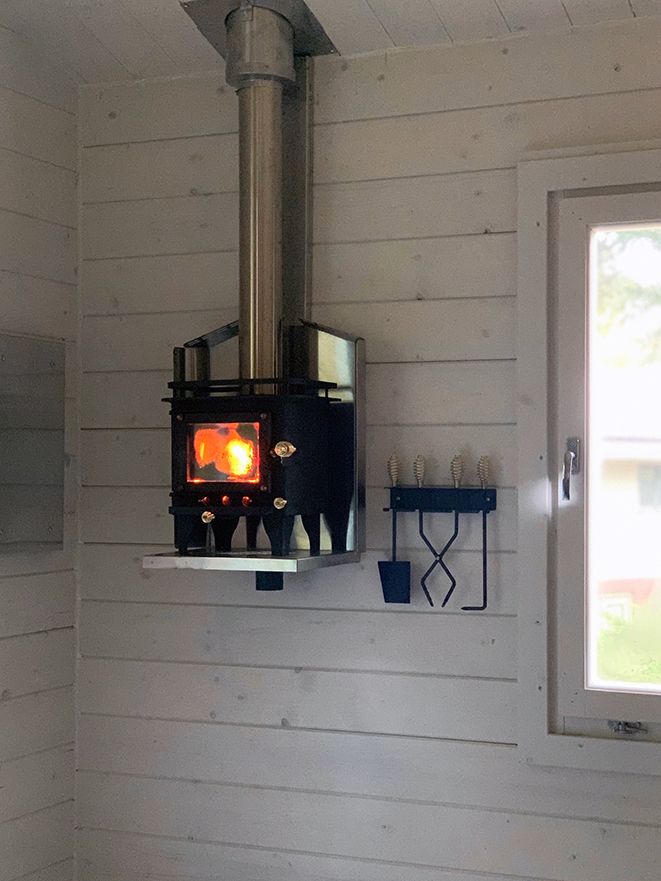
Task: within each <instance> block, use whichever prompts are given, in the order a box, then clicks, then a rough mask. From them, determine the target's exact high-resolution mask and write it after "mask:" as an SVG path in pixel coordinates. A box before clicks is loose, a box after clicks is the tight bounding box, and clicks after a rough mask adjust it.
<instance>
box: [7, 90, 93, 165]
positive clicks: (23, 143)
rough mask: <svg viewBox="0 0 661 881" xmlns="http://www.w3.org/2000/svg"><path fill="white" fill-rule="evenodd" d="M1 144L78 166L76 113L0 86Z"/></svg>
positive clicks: (53, 161)
mask: <svg viewBox="0 0 661 881" xmlns="http://www.w3.org/2000/svg"><path fill="white" fill-rule="evenodd" d="M0 147H4V148H5V149H7V150H13V151H14V152H15V153H22V154H23V155H24V156H31V157H33V158H34V159H43V160H44V161H46V162H51V163H53V164H55V165H60V166H62V167H64V168H69V169H71V170H75V168H76V162H77V157H76V120H75V117H74V116H73V115H72V114H71V113H66V112H64V111H63V110H59V109H58V108H56V107H50V106H48V105H47V104H44V103H43V102H41V101H36V100H34V99H33V98H30V97H29V96H28V95H22V94H19V93H18V92H14V91H11V90H10V89H6V88H2V87H0Z"/></svg>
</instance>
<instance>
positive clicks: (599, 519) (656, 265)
mask: <svg viewBox="0 0 661 881" xmlns="http://www.w3.org/2000/svg"><path fill="white" fill-rule="evenodd" d="M590 244H591V247H590V284H589V293H590V296H589V315H588V327H589V332H588V354H589V358H588V365H589V367H588V370H589V377H588V379H589V381H588V401H589V404H588V437H587V454H588V455H587V463H588V475H587V486H588V492H587V526H588V535H587V548H588V553H587V561H586V562H587V572H588V578H587V582H588V593H587V607H588V608H587V611H588V614H587V621H588V633H587V637H588V639H587V643H588V651H587V659H586V660H587V665H586V666H587V677H586V678H587V687H588V688H595V689H605V690H609V691H613V690H614V691H638V692H654V693H661V224H658V225H635V226H634V225H627V226H608V227H599V228H595V229H593V230H592V233H591V243H590Z"/></svg>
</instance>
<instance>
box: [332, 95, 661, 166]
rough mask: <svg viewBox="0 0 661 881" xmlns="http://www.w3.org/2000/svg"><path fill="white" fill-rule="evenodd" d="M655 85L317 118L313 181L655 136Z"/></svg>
mask: <svg viewBox="0 0 661 881" xmlns="http://www.w3.org/2000/svg"><path fill="white" fill-rule="evenodd" d="M657 103H658V93H657V92H656V90H654V89H651V90H649V91H641V92H631V93H629V94H627V95H626V98H624V97H623V96H622V94H621V93H617V92H616V93H613V94H606V95H595V96H590V97H589V98H569V99H564V100H559V101H540V102H535V103H523V104H517V105H512V104H506V105H504V106H498V107H481V108H479V109H470V110H455V111H450V112H447V113H421V114H419V115H408V114H407V115H406V116H401V117H388V118H383V119H374V120H369V119H368V120H360V121H356V122H349V123H347V122H343V123H341V124H338V125H332V124H329V125H321V126H317V128H316V130H315V179H316V180H317V181H318V182H320V183H322V182H323V183H328V182H333V181H353V180H370V179H372V178H390V177H405V176H410V175H419V174H441V173H444V174H447V173H451V172H465V171H477V170H480V169H489V168H510V167H514V166H515V165H516V163H517V161H518V159H519V157H520V156H521V155H522V154H523V153H527V152H529V151H532V150H551V149H558V148H561V147H567V146H572V147H576V146H581V145H590V146H592V145H596V144H618V143H624V142H626V141H630V140H641V141H643V140H653V139H655V138H658V137H659V136H661V126H660V125H659V122H658V120H657V119H656V116H655V114H654V108H655V106H656V104H657Z"/></svg>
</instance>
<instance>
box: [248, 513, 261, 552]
mask: <svg viewBox="0 0 661 881" xmlns="http://www.w3.org/2000/svg"><path fill="white" fill-rule="evenodd" d="M261 521H262V518H261V517H259V515H256V516H255V515H253V516H252V517H246V547H247V548H248V550H249V551H256V550H257V533H258V531H259V524H260V523H261Z"/></svg>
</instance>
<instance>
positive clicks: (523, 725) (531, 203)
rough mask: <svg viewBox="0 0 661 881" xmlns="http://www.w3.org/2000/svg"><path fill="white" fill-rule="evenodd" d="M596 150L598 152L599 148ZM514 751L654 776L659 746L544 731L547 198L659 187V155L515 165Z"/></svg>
mask: <svg viewBox="0 0 661 881" xmlns="http://www.w3.org/2000/svg"><path fill="white" fill-rule="evenodd" d="M602 149H603V148H602ZM518 185H519V191H518V195H519V209H518V293H519V296H518V322H519V333H518V365H517V372H518V401H519V404H518V431H519V478H518V483H519V499H518V501H519V515H518V516H519V524H518V538H519V540H518V559H519V659H520V660H519V723H518V729H519V749H520V751H521V753H522V756H523V757H524V758H525V760H526V761H528V762H530V763H533V764H539V765H550V766H553V765H557V766H565V767H575V768H585V769H594V770H603V771H611V772H612V771H615V770H617V771H622V772H627V773H642V774H652V775H654V774H661V743H651V742H636V741H634V740H628V739H627V740H620V739H611V738H608V739H607V738H598V737H584V736H575V735H570V734H560V733H554V732H553V731H552V724H551V723H552V700H553V699H554V697H553V696H554V694H555V682H554V681H553V675H552V674H551V671H550V664H551V656H550V652H551V651H552V640H551V638H550V627H551V620H550V609H551V608H552V606H551V602H550V601H551V590H552V585H551V584H550V566H549V560H550V553H551V550H552V548H551V541H550V537H551V531H552V529H553V528H554V525H555V524H554V517H553V504H552V503H553V493H552V482H553V481H555V480H556V479H557V475H556V474H554V473H550V472H551V470H552V469H551V466H550V464H549V463H551V462H552V461H553V459H554V458H555V457H554V456H553V455H551V452H555V451H551V450H550V449H549V443H550V437H551V436H552V432H551V431H550V429H551V428H552V426H550V425H549V418H550V406H549V379H550V371H549V359H548V354H547V353H548V352H549V342H550V337H549V332H550V327H549V311H550V306H551V301H550V295H551V291H552V275H553V272H554V247H555V242H554V241H553V236H552V235H551V228H550V227H551V224H550V219H551V218H550V206H551V204H552V202H553V199H554V197H556V198H557V197H558V196H559V197H562V196H563V195H565V196H567V195H573V196H576V197H580V196H581V195H582V194H585V195H586V196H590V195H599V194H604V193H608V192H609V191H610V192H612V191H613V188H623V189H624V190H626V189H627V188H631V189H636V188H641V187H645V186H654V187H656V186H661V149H647V150H635V151H634V150H622V151H621V152H615V151H613V152H607V153H601V154H599V155H585V153H584V151H583V155H561V156H553V157H552V158H539V159H537V158H531V159H526V160H524V161H522V162H520V163H519V166H518Z"/></svg>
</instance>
